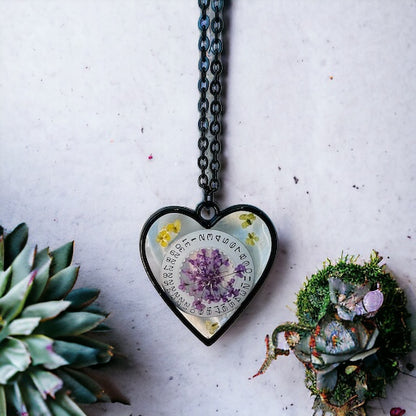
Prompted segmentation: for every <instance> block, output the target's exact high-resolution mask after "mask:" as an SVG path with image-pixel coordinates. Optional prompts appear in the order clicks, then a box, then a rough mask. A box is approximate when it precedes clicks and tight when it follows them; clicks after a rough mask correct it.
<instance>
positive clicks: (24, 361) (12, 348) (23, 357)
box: [0, 338, 30, 371]
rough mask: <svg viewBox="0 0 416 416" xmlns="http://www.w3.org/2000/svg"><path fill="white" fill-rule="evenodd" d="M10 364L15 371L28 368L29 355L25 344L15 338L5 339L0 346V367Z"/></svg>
mask: <svg viewBox="0 0 416 416" xmlns="http://www.w3.org/2000/svg"><path fill="white" fill-rule="evenodd" d="M3 364H4V365H9V364H11V365H12V366H14V367H15V368H16V370H17V371H24V370H26V369H27V367H29V364H30V354H29V351H28V350H27V349H26V347H25V344H24V343H23V342H22V341H20V340H18V339H16V338H7V339H5V340H4V341H3V342H2V343H1V345H0V367H1V366H2V365H3Z"/></svg>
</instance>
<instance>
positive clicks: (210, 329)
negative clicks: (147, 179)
mask: <svg viewBox="0 0 416 416" xmlns="http://www.w3.org/2000/svg"><path fill="white" fill-rule="evenodd" d="M276 249H277V236H276V232H275V230H274V228H273V225H272V224H271V222H270V220H269V219H268V218H267V216H266V215H265V214H264V213H263V212H262V211H260V210H258V209H257V208H255V207H251V206H247V205H241V206H235V207H230V208H228V209H227V210H225V211H222V212H218V213H217V214H216V216H215V218H213V219H211V220H204V219H203V218H201V216H200V215H198V213H197V212H196V211H192V210H189V209H186V208H182V207H168V208H164V209H162V210H160V211H158V212H156V213H155V214H154V215H153V216H152V217H151V218H150V219H149V221H148V222H147V223H146V224H145V226H144V227H143V231H142V236H141V240H140V254H141V257H142V260H143V264H144V266H145V269H146V271H147V273H148V275H149V278H150V280H151V281H152V283H153V285H154V286H155V288H156V290H157V291H158V292H159V294H160V295H161V296H162V298H163V299H164V301H165V302H166V303H167V304H168V305H169V307H170V308H171V309H172V310H173V312H175V314H176V315H177V316H178V317H179V318H180V319H181V321H182V322H183V323H184V324H185V325H186V326H187V327H188V328H189V329H190V330H191V331H192V332H193V333H194V334H195V335H196V336H197V337H198V338H199V339H201V340H202V341H203V342H204V343H206V344H207V345H210V344H212V343H213V342H214V341H215V340H216V339H218V337H219V336H220V335H221V334H222V333H223V332H224V331H225V330H226V329H227V328H228V326H229V325H230V324H231V323H232V322H233V320H234V319H235V318H236V317H237V316H238V315H239V313H240V312H241V311H242V309H243V308H244V307H245V306H246V305H247V304H248V302H249V301H250V299H251V298H252V297H253V295H254V293H255V292H256V290H257V289H258V288H259V286H260V284H261V283H262V282H263V280H264V278H265V277H266V273H267V271H268V270H269V268H270V267H271V263H272V261H273V258H274V255H275V252H276Z"/></svg>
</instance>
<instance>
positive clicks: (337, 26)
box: [0, 0, 416, 416]
mask: <svg viewBox="0 0 416 416" xmlns="http://www.w3.org/2000/svg"><path fill="white" fill-rule="evenodd" d="M198 15H199V9H198V7H197V1H196V0H177V1H168V0H129V1H128V0H82V1H81V0H0V140H1V143H0V156H1V163H0V175H1V176H0V180H1V192H0V222H1V224H2V225H3V226H5V227H6V229H8V230H9V231H10V230H11V229H12V228H13V227H15V226H16V225H17V224H18V223H20V222H22V221H25V222H27V223H28V225H29V227H30V230H31V241H32V242H33V244H35V243H38V244H39V245H40V246H46V245H49V246H51V247H54V248H56V247H58V246H59V245H61V244H63V243H64V242H66V241H69V240H72V239H74V240H75V241H76V254H75V261H76V262H77V263H80V264H81V266H82V267H81V273H80V277H79V280H78V285H79V286H96V287H99V288H101V290H102V292H101V296H100V304H101V306H102V307H103V308H105V309H106V310H109V311H112V315H111V317H110V318H109V319H108V323H109V324H110V325H111V326H112V328H113V331H112V332H111V333H110V334H109V335H108V336H107V340H108V341H109V342H111V343H113V344H114V345H115V346H116V347H117V348H118V350H119V351H120V352H121V353H122V354H124V355H125V356H126V357H127V358H126V360H124V361H123V360H121V361H118V362H116V363H114V365H113V366H112V367H111V369H110V368H109V369H106V370H104V371H105V372H106V374H107V375H108V378H109V379H111V380H113V382H114V383H115V384H117V385H118V387H119V388H120V389H121V390H122V391H124V392H125V393H126V394H127V396H129V398H130V400H131V406H123V405H117V404H108V405H97V406H90V407H88V408H86V409H87V410H86V411H87V412H88V414H89V415H92V416H98V415H110V416H129V415H132V416H139V415H141V416H165V415H166V416H167V415H169V416H171V415H174V416H180V415H184V416H189V415H195V416H202V415H204V416H205V415H217V414H218V415H223V416H232V415H239V416H251V415H262V416H272V415H273V416H274V415H287V416H299V415H301V416H303V415H305V416H306V415H309V414H311V410H310V408H311V404H312V402H311V399H310V398H309V394H308V391H307V390H306V389H305V388H304V387H303V369H302V366H301V364H300V363H299V362H298V361H297V360H296V359H295V358H294V357H293V356H292V357H290V358H285V359H284V358H282V359H280V360H278V361H277V362H275V363H274V365H273V366H272V368H271V369H270V370H269V372H268V373H266V374H265V375H264V376H262V377H259V378H257V379H254V380H251V381H249V380H248V378H249V377H250V376H251V375H252V374H254V373H255V372H256V371H257V369H258V367H259V365H260V364H261V362H262V360H263V358H264V345H263V339H264V336H265V334H266V333H268V332H271V331H272V330H273V328H274V327H275V326H276V325H277V324H279V323H281V322H283V321H285V320H293V319H295V311H294V309H295V307H294V305H293V302H294V300H295V293H296V292H297V291H298V290H299V288H300V287H301V285H302V283H303V282H304V279H305V276H307V275H311V274H312V273H314V272H315V271H316V270H317V268H319V267H320V266H321V264H322V261H324V260H325V259H326V258H327V257H329V258H332V259H336V258H337V257H339V255H340V254H341V253H342V252H344V253H350V254H361V256H362V257H363V258H368V256H369V254H370V251H371V249H373V248H375V249H377V250H379V251H380V253H381V254H382V255H383V256H384V257H385V259H386V261H387V263H388V265H389V267H390V268H391V269H392V270H393V272H394V273H395V274H396V275H397V278H398V280H399V282H400V284H401V285H402V286H403V287H404V288H405V289H406V290H407V293H408V299H409V309H410V310H411V311H412V312H413V313H415V312H416V252H415V248H416V186H415V185H416V183H415V178H416V140H415V132H416V117H415V113H416V102H415V101H416V100H415V99H416V81H415V75H416V73H415V72H416V61H415V58H416V44H415V42H416V25H415V22H416V2H415V1H414V0H400V1H397V0H379V1H375V0H350V1H347V0H343V1H341V0H319V1H318V0H290V1H289V0H256V1H250V0H238V1H237V0H234V1H233V2H232V9H231V12H230V15H229V18H230V22H229V23H230V26H229V35H230V47H229V51H228V54H229V62H228V80H227V100H226V104H227V105H226V108H227V111H226V117H225V123H226V137H225V139H224V149H225V150H224V154H225V157H226V168H225V169H224V172H223V177H222V179H223V191H224V192H223V197H222V200H221V206H223V207H226V206H229V205H232V204H236V203H250V204H253V205H257V206H259V207H260V208H262V209H263V210H264V211H265V212H267V213H268V214H269V216H270V217H271V219H272V220H273V222H274V223H275V225H276V227H277V230H278V233H279V237H280V242H281V249H280V251H279V256H278V259H277V260H276V262H275V265H274V267H273V269H272V273H271V275H270V277H269V279H268V280H267V281H266V283H265V285H264V286H263V288H262V289H261V290H260V292H259V293H258V295H257V296H256V298H255V299H254V301H253V302H252V303H251V305H250V306H249V307H248V308H247V309H246V311H245V312H244V313H243V315H242V316H241V317H240V318H239V320H238V321H237V322H236V323H235V324H234V325H233V327H232V328H231V329H230V330H229V331H228V332H227V333H226V334H225V335H224V336H223V337H222V338H220V340H219V341H218V342H217V343H216V344H214V345H213V346H212V347H209V348H208V347H205V346H204V345H203V344H202V343H200V341H198V340H197V339H196V338H195V337H194V336H193V335H192V334H191V333H189V332H188V330H187V329H186V328H185V327H184V326H183V325H182V324H181V323H180V322H179V321H178V320H177V318H176V317H174V316H173V315H172V314H171V313H170V311H169V310H168V308H167V307H165V305H164V303H163V301H162V300H161V299H160V298H159V296H158V295H157V294H156V292H155V291H154V289H153V286H152V285H151V283H150V282H149V281H148V279H147V277H146V276H145V273H144V271H143V268H142V266H141V265H140V262H139V256H138V239H139V231H140V228H141V226H142V224H143V223H144V221H145V220H146V219H147V217H148V216H149V215H150V214H152V213H153V212H154V211H155V210H156V209H158V208H160V207H162V206H165V205H186V206H189V207H191V208H193V207H195V205H196V204H197V203H198V202H199V201H200V199H201V193H200V190H199V188H198V186H197V184H196V178H197V175H198V170H197V167H196V158H197V155H198V151H197V146H196V140H197V137H198V134H197V128H196V121H197V117H198V114H197V109H196V103H197V99H198V94H197V90H196V83H197V79H198V73H197V60H198V51H197V40H198V30H197V25H196V22H197V19H198ZM150 154H152V155H153V159H151V160H149V158H148V156H149V155H150ZM294 177H296V178H297V180H298V181H297V183H296V181H295V179H294ZM414 327H415V325H413V328H414ZM415 358H416V357H415V356H414V355H413V357H410V358H409V360H410V361H413V362H415V361H416V359H415ZM415 387H416V382H415V379H414V378H411V377H408V376H404V375H401V376H400V377H399V378H398V380H397V382H396V384H394V386H393V387H392V388H391V389H389V396H388V399H387V400H376V401H373V402H372V403H371V404H370V406H369V415H370V416H379V415H388V414H389V410H390V408H391V407H392V406H401V407H403V408H405V409H407V413H406V416H407V414H409V416H411V415H414V414H416V404H415V401H414V392H415Z"/></svg>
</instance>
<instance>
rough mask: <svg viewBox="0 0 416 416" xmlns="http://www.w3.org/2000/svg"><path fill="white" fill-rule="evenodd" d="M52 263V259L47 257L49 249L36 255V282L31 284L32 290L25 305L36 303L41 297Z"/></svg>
mask: <svg viewBox="0 0 416 416" xmlns="http://www.w3.org/2000/svg"><path fill="white" fill-rule="evenodd" d="M51 263H52V257H51V256H50V255H49V249H48V248H45V249H43V250H41V251H40V252H38V253H36V257H35V263H34V266H33V268H34V270H36V271H37V274H36V280H35V281H34V282H33V287H32V290H31V291H30V294H29V296H28V299H27V304H29V305H30V304H32V303H36V302H37V301H38V300H39V298H40V297H41V295H42V293H43V291H44V290H45V287H46V285H47V283H48V280H49V270H50V266H51Z"/></svg>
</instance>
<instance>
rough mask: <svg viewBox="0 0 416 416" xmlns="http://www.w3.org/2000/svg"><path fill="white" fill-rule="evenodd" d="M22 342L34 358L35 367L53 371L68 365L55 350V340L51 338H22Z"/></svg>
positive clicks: (39, 336)
mask: <svg viewBox="0 0 416 416" xmlns="http://www.w3.org/2000/svg"><path fill="white" fill-rule="evenodd" d="M22 340H23V342H24V344H25V345H26V347H27V349H28V351H29V353H30V356H31V357H32V364H33V365H34V366H36V365H43V366H44V367H45V368H46V369H49V370H53V369H55V368H58V367H62V366H64V365H67V364H68V362H67V361H66V360H64V359H63V358H62V357H61V356H60V355H58V354H57V353H56V352H55V351H54V350H53V340H52V339H51V338H48V337H46V336H44V335H31V336H28V337H25V338H22Z"/></svg>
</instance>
